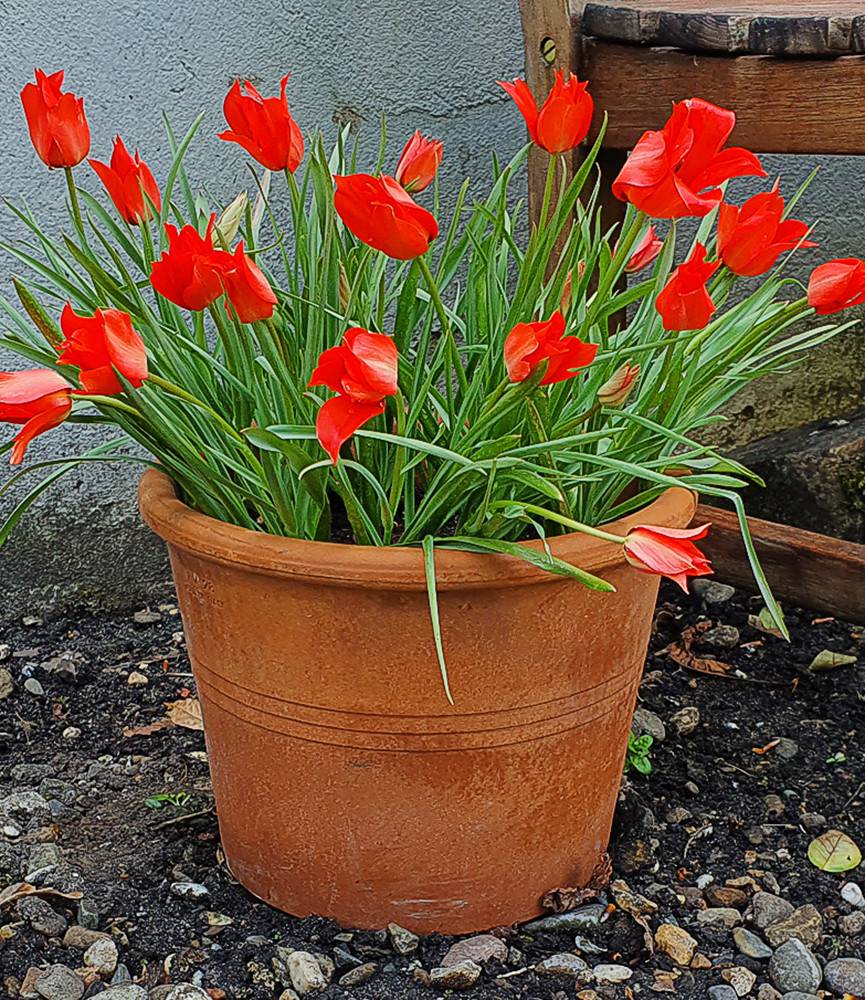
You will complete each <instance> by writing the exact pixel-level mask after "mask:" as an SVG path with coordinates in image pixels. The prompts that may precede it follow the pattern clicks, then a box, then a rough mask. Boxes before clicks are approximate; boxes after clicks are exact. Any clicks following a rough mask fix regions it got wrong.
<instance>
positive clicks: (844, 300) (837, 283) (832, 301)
mask: <svg viewBox="0 0 865 1000" xmlns="http://www.w3.org/2000/svg"><path fill="white" fill-rule="evenodd" d="M863 302H865V260H859V259H858V258H857V257H840V258H838V259H837V260H830V261H827V262H826V263H825V264H821V265H820V266H819V267H815V268H814V270H813V271H812V272H811V277H810V279H809V281H808V305H809V306H812V307H813V308H814V310H815V312H816V313H817V314H818V316H827V315H829V313H836V312H840V311H841V310H842V309H851V308H852V307H853V306H859V305H862V303H863Z"/></svg>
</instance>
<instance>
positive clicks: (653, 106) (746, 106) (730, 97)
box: [582, 38, 865, 154]
mask: <svg viewBox="0 0 865 1000" xmlns="http://www.w3.org/2000/svg"><path fill="white" fill-rule="evenodd" d="M582 72H583V74H584V76H585V77H587V78H588V80H589V86H590V89H591V91H592V94H593V96H594V98H595V121H594V123H593V128H594V130H597V128H598V127H599V126H600V123H601V118H602V115H603V112H604V111H607V113H608V114H609V118H610V123H609V127H608V129H607V135H606V139H605V144H606V145H607V146H611V147H613V148H616V149H630V148H632V147H633V145H634V143H635V142H636V141H637V139H639V137H640V136H641V135H642V133H643V132H644V131H646V129H656V128H660V127H661V125H663V123H664V122H665V121H666V120H667V118H668V117H669V114H670V104H671V102H672V101H676V100H682V99H684V98H686V97H694V96H699V97H703V98H705V99H706V100H708V101H713V102H715V103H716V104H720V105H722V106H723V107H728V108H732V109H733V110H734V111H735V112H736V116H737V125H736V131H735V132H734V134H733V141H734V142H735V143H736V144H737V145H742V146H747V147H748V148H749V149H753V150H755V151H757V152H762V153H806V154H818V153H837V154H861V153H865V101H863V100H862V95H863V94H865V56H841V57H839V58H837V59H812V60H792V59H774V58H772V57H770V56H717V55H702V54H699V53H693V52H682V51H679V50H677V49H656V48H643V47H640V46H636V45H619V44H615V43H611V42H605V41H603V40H601V39H597V38H586V39H584V40H583V46H582Z"/></svg>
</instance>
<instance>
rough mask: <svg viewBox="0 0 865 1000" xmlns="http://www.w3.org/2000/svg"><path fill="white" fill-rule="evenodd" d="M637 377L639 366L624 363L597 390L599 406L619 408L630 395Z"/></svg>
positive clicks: (627, 362) (638, 375) (628, 362)
mask: <svg viewBox="0 0 865 1000" xmlns="http://www.w3.org/2000/svg"><path fill="white" fill-rule="evenodd" d="M639 377H640V366H639V365H634V364H631V362H630V361H626V362H625V363H624V364H623V365H622V367H621V368H618V369H616V371H615V372H613V374H612V375H611V376H610V378H608V379H607V381H606V382H604V384H603V385H602V386H601V388H600V389H598V402H599V403H600V404H601V406H621V405H622V403H624V402H625V400H626V399H627V398H628V396H630V395H631V392H632V390H633V389H634V387H635V386H636V384H637V379H638V378H639Z"/></svg>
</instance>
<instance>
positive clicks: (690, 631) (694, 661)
mask: <svg viewBox="0 0 865 1000" xmlns="http://www.w3.org/2000/svg"><path fill="white" fill-rule="evenodd" d="M712 627H713V623H712V622H711V621H709V620H707V621H703V622H697V624H696V625H691V626H690V627H688V628H686V629H685V630H684V632H682V635H681V636H680V638H679V639H678V640H677V641H676V642H671V643H670V645H669V646H665V647H664V649H662V650H660V651H659V652H658V656H669V658H670V659H671V660H673V661H674V662H675V663H678V664H679V666H680V667H684V668H685V669H686V670H694V671H696V672H697V673H699V674H714V675H715V676H720V677H725V676H726V675H727V674H729V673H730V671H731V670H732V669H733V665H732V664H731V663H724V662H723V661H722V660H713V659H710V658H708V657H703V656H697V654H696V653H694V652H693V650H692V648H691V647H692V646H693V645H694V643H695V642H697V641H698V640H699V638H700V636H701V635H702V634H703V633H704V632H708V631H709V629H710V628H712Z"/></svg>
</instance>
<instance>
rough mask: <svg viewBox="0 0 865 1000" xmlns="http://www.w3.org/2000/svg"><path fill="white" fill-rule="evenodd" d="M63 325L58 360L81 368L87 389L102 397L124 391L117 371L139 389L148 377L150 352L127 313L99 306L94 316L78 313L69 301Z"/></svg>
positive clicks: (62, 320) (61, 317)
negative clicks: (63, 338) (148, 353)
mask: <svg viewBox="0 0 865 1000" xmlns="http://www.w3.org/2000/svg"><path fill="white" fill-rule="evenodd" d="M60 328H61V329H62V330H63V336H64V337H65V338H66V339H65V340H64V341H63V343H62V344H61V345H60V347H59V348H58V350H59V352H60V356H59V357H58V359H57V360H58V361H59V362H60V364H61V365H75V366H76V367H77V368H79V369H80V373H79V379H80V382H81V388H82V389H83V390H84V391H85V392H94V393H99V394H100V395H103V396H111V395H113V394H114V393H117V392H122V391H123V386H122V385H121V383H120V380H119V379H118V377H117V373H118V372H119V373H120V374H121V375H122V376H123V377H124V378H125V379H126V381H127V382H130V383H131V384H132V385H133V386H134V387H135V388H136V389H137V388H138V387H139V386H140V385H141V383H142V382H143V381H144V380H145V379H146V378H147V351H146V350H145V347H144V341H143V340H142V339H141V337H140V336H139V335H138V334H137V333H136V332H135V330H133V328H132V318H131V317H130V315H129V314H128V313H125V312H122V311H121V310H120V309H97V310H96V312H95V313H94V314H93V315H92V316H79V315H78V314H77V313H76V312H75V311H74V310H73V308H72V305H71V304H70V303H69V302H67V303H66V305H65V306H64V307H63V313H62V315H61V316H60Z"/></svg>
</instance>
